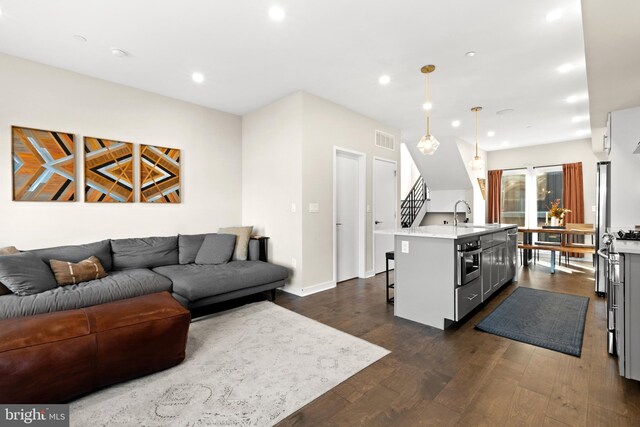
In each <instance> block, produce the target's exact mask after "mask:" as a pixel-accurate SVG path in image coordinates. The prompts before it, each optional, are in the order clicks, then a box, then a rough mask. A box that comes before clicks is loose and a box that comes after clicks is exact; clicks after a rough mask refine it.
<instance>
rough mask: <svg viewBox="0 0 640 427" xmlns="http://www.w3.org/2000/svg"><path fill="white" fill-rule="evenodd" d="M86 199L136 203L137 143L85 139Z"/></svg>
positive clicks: (102, 201)
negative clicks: (134, 193) (134, 197)
mask: <svg viewBox="0 0 640 427" xmlns="http://www.w3.org/2000/svg"><path fill="white" fill-rule="evenodd" d="M84 194H85V196H84V200H85V202H98V203H109V202H115V203H127V202H133V201H134V200H133V144H131V143H129V142H122V141H113V140H110V139H102V138H93V137H85V138H84Z"/></svg>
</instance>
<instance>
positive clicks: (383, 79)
mask: <svg viewBox="0 0 640 427" xmlns="http://www.w3.org/2000/svg"><path fill="white" fill-rule="evenodd" d="M390 81H391V77H389V76H387V75H386V74H385V75H384V76H380V78H379V79H378V83H380V84H381V85H383V86H384V85H388V84H389V82H390Z"/></svg>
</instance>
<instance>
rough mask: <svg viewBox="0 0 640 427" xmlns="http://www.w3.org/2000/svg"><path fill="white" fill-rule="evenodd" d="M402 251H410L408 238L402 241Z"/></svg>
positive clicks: (404, 252) (406, 252) (405, 252)
mask: <svg viewBox="0 0 640 427" xmlns="http://www.w3.org/2000/svg"><path fill="white" fill-rule="evenodd" d="M402 253H403V254H408V253H409V242H408V241H406V240H403V241H402Z"/></svg>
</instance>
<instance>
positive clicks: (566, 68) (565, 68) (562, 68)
mask: <svg viewBox="0 0 640 427" xmlns="http://www.w3.org/2000/svg"><path fill="white" fill-rule="evenodd" d="M574 68H576V67H574V66H573V64H562V65H561V66H559V67H558V72H559V73H563V74H564V73H568V72H569V71H572V70H573V69H574Z"/></svg>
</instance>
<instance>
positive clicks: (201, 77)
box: [191, 73, 204, 83]
mask: <svg viewBox="0 0 640 427" xmlns="http://www.w3.org/2000/svg"><path fill="white" fill-rule="evenodd" d="M191 80H193V81H194V82H196V83H202V82H204V74H202V73H193V74H191Z"/></svg>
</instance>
